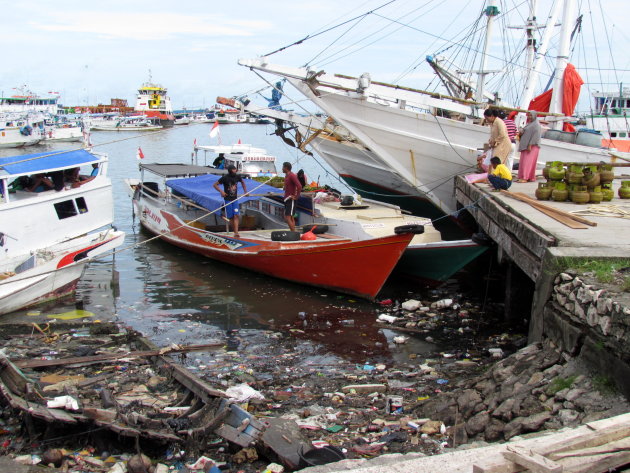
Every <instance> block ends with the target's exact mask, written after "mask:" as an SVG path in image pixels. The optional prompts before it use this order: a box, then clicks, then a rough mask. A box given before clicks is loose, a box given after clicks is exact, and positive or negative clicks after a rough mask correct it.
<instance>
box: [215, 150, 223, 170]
mask: <svg viewBox="0 0 630 473" xmlns="http://www.w3.org/2000/svg"><path fill="white" fill-rule="evenodd" d="M212 165H213V166H214V167H215V168H217V169H223V168H224V166H225V155H224V154H223V153H219V156H217V157H216V158H215V160H214V161H212Z"/></svg>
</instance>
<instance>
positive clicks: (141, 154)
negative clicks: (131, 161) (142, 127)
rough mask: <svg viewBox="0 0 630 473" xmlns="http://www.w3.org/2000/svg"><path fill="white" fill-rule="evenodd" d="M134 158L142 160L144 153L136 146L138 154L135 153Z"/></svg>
mask: <svg viewBox="0 0 630 473" xmlns="http://www.w3.org/2000/svg"><path fill="white" fill-rule="evenodd" d="M136 158H138V159H144V153H143V152H142V148H140V146H138V152H137V153H136Z"/></svg>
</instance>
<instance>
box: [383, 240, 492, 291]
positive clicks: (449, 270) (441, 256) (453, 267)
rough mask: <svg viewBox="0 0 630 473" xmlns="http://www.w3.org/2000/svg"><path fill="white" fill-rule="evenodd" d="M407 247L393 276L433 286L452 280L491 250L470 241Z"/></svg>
mask: <svg viewBox="0 0 630 473" xmlns="http://www.w3.org/2000/svg"><path fill="white" fill-rule="evenodd" d="M428 245H430V246H428V247H425V246H416V247H411V246H410V247H408V248H407V250H406V251H405V252H404V253H403V256H402V258H401V259H400V261H399V262H398V265H396V267H395V268H394V273H396V274H399V275H404V276H407V277H411V278H414V279H420V280H423V281H425V282H429V283H432V284H439V283H441V282H444V281H446V280H447V279H449V278H450V277H451V276H452V275H453V274H455V273H456V272H458V271H459V270H460V269H462V268H463V267H464V266H466V265H467V264H468V263H470V262H471V261H472V260H474V259H475V258H477V256H479V255H481V254H482V253H483V252H484V251H486V250H487V249H488V247H487V246H480V245H477V244H476V243H474V242H473V241H471V240H460V241H452V242H443V243H441V244H440V245H439V246H433V245H431V244H428Z"/></svg>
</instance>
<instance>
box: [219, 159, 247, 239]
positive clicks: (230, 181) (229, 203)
mask: <svg viewBox="0 0 630 473" xmlns="http://www.w3.org/2000/svg"><path fill="white" fill-rule="evenodd" d="M227 172H228V173H227V174H224V175H223V176H221V178H220V179H219V180H218V181H217V182H215V183H214V186H213V187H214V188H215V189H216V190H217V191H219V192H220V193H221V197H223V200H224V202H225V216H226V217H227V218H229V219H230V222H232V228H233V229H234V236H235V237H236V238H239V237H240V235H239V234H238V221H239V211H238V201H237V200H236V198H237V191H238V187H237V185H238V183H239V182H240V183H241V186H242V187H243V193H244V194H247V187H246V186H245V181H243V178H242V177H241V176H239V175H238V174H236V166H234V165H233V164H230V165H229V166H228V167H227ZM219 184H223V190H221V189H219Z"/></svg>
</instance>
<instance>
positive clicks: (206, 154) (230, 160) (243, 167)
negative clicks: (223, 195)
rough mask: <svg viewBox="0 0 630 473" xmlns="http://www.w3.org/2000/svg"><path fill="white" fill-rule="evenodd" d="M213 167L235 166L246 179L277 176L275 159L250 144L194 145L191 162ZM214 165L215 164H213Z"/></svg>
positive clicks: (265, 151)
mask: <svg viewBox="0 0 630 473" xmlns="http://www.w3.org/2000/svg"><path fill="white" fill-rule="evenodd" d="M201 152H203V163H204V164H208V163H209V164H212V165H214V166H216V165H218V164H219V162H220V161H221V160H222V162H221V169H226V168H227V167H228V166H229V165H234V166H236V170H237V172H238V173H241V174H246V175H247V176H248V177H273V176H277V175H278V170H277V169H276V157H275V156H273V155H271V154H269V153H267V150H265V149H263V148H256V147H254V146H252V145H250V144H242V143H236V144H233V145H216V146H209V145H195V146H194V148H193V161H194V163H195V164H198V163H199V162H201V158H202V156H201ZM215 163H216V164H215Z"/></svg>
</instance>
